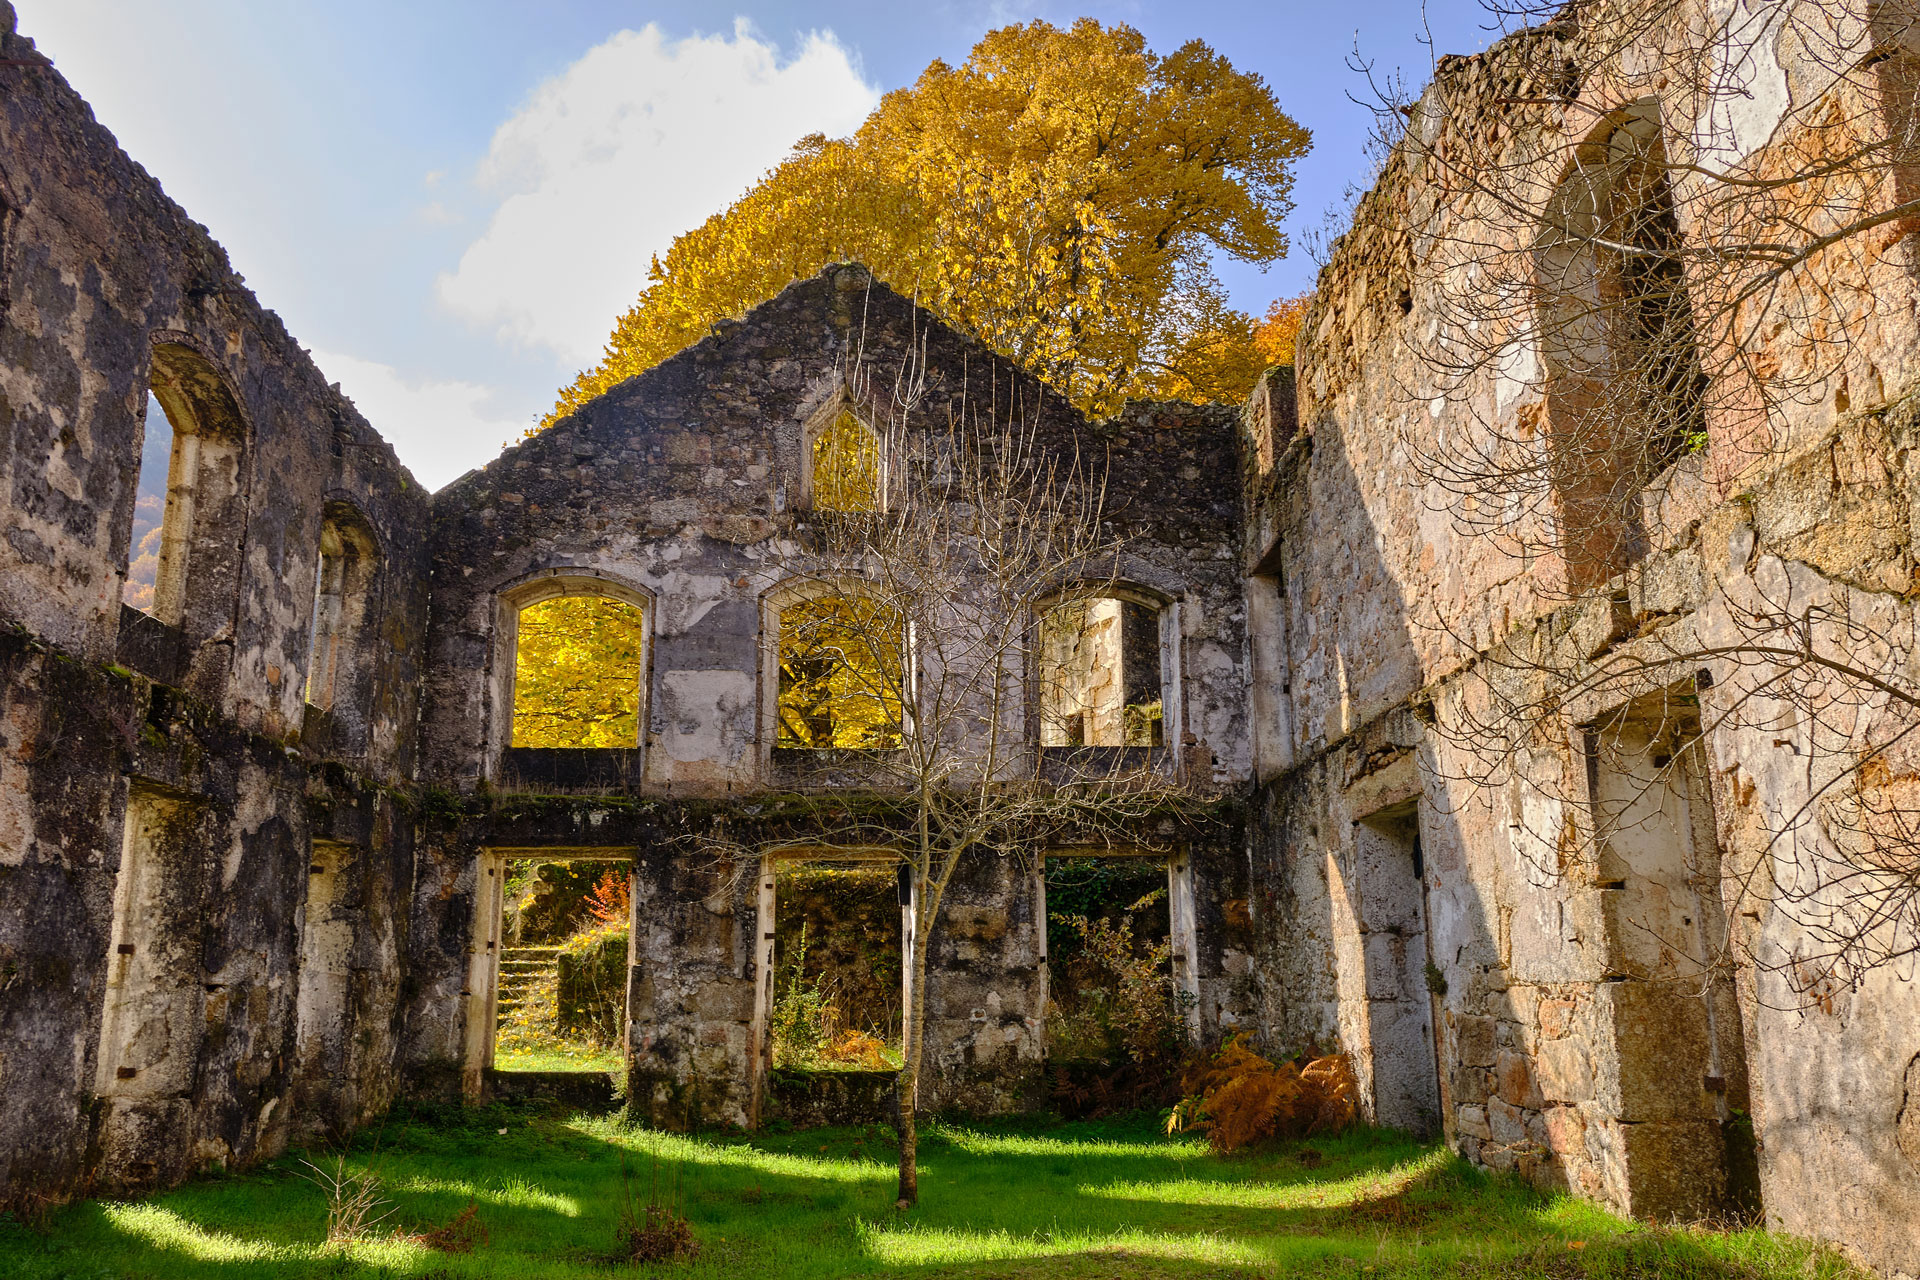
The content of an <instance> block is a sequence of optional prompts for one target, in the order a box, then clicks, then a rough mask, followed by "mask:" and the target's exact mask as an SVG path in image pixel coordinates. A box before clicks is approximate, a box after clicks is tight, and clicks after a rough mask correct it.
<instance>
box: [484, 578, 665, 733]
mask: <svg viewBox="0 0 1920 1280" xmlns="http://www.w3.org/2000/svg"><path fill="white" fill-rule="evenodd" d="M645 656H646V615H645V612H644V611H643V610H642V609H641V607H640V606H639V605H637V604H632V603H629V602H627V601H625V600H616V599H613V598H612V597H609V596H598V595H562V596H555V597H553V598H551V599H547V600H541V601H539V602H538V603H535V604H530V605H527V606H526V607H524V608H522V609H521V610H520V613H519V623H518V629H517V644H516V648H515V655H514V674H513V731H512V742H511V745H512V746H515V747H547V748H553V747H634V746H637V745H639V741H640V704H641V696H640V695H641V684H642V681H643V679H644V677H645Z"/></svg>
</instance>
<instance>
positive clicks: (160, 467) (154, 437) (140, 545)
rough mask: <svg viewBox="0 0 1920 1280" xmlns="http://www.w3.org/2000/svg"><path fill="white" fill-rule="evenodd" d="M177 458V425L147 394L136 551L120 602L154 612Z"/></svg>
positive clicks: (137, 498) (135, 523) (136, 507)
mask: <svg viewBox="0 0 1920 1280" xmlns="http://www.w3.org/2000/svg"><path fill="white" fill-rule="evenodd" d="M172 458H173V424H172V423H170V422H168V421H167V411H166V410H165V409H162V408H161V407H160V400H159V398H158V397H157V396H155V395H154V394H153V392H151V391H149V392H147V417H146V430H145V433H144V435H143V436H142V438H141V442H140V477H139V481H138V483H137V485H136V487H135V491H134V498H133V544H132V545H133V551H132V553H131V554H130V555H129V557H128V559H127V580H126V583H125V585H124V586H123V587H122V588H121V593H120V599H121V600H122V601H123V602H125V603H126V604H129V605H131V606H133V607H134V608H136V609H138V610H140V611H141V612H142V613H148V614H150V613H152V612H153V584H154V581H155V580H156V578H157V577H158V576H159V572H160V538H161V534H162V524H163V523H164V521H165V518H166V513H167V473H168V469H169V467H170V465H171V460H172Z"/></svg>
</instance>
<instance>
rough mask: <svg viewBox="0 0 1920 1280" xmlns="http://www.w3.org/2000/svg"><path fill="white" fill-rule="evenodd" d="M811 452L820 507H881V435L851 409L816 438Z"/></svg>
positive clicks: (815, 495) (816, 500)
mask: <svg viewBox="0 0 1920 1280" xmlns="http://www.w3.org/2000/svg"><path fill="white" fill-rule="evenodd" d="M809 452H810V457H809V462H810V464H811V466H812V477H813V484H812V493H813V507H814V509H815V510H816V511H879V510H880V509H881V506H882V501H881V486H880V478H881V466H880V436H879V434H878V433H877V432H875V431H874V429H873V428H872V427H870V426H868V425H867V424H866V423H864V422H862V421H861V420H860V418H859V417H858V416H857V415H856V414H855V413H854V412H853V411H852V410H851V409H842V410H841V411H840V413H839V415H838V416H836V417H835V418H834V420H833V422H832V423H831V424H830V425H829V426H828V427H827V428H826V429H825V430H824V431H821V432H820V433H819V434H818V435H816V436H815V437H814V438H813V443H812V446H811V449H810V451H809Z"/></svg>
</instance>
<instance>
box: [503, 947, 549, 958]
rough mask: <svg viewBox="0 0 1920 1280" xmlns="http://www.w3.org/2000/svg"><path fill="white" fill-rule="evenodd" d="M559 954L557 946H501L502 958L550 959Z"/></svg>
mask: <svg viewBox="0 0 1920 1280" xmlns="http://www.w3.org/2000/svg"><path fill="white" fill-rule="evenodd" d="M559 954H560V948H558V947H502V948H500V958H501V959H502V960H551V959H553V958H554V957H556V956H558V955H559Z"/></svg>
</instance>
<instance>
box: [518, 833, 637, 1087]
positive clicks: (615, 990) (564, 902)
mask: <svg viewBox="0 0 1920 1280" xmlns="http://www.w3.org/2000/svg"><path fill="white" fill-rule="evenodd" d="M501 871H502V873H503V874H504V876H505V884H504V886H503V888H502V890H501V918H500V925H499V932H498V937H497V942H498V948H497V949H498V953H499V957H500V959H499V965H498V978H497V983H498V985H497V988H496V991H495V1000H494V1009H495V1021H494V1043H493V1053H492V1062H493V1066H494V1068H495V1069H496V1070H500V1071H617V1070H620V1069H621V1065H622V1063H623V1062H624V1060H625V1054H624V1050H623V1045H624V1042H625V1038H626V1019H627V972H628V966H629V964H630V962H631V947H630V943H629V930H630V928H631V924H632V921H631V915H632V898H633V866H632V863H631V862H630V861H626V860H618V861H609V860H607V859H594V858H578V859H573V860H570V861H554V862H545V861H534V860H527V861H511V862H507V863H505V864H504V866H503V867H502V868H501Z"/></svg>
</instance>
